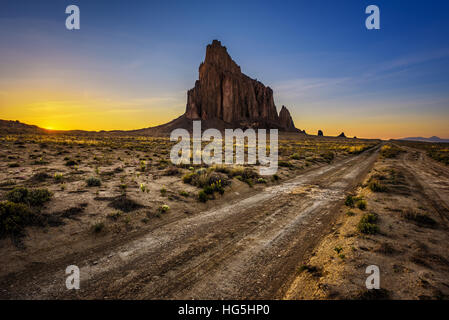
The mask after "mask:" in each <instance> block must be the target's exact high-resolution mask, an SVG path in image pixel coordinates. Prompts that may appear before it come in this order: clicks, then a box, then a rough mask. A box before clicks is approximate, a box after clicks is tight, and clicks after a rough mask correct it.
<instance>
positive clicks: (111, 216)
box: [108, 211, 122, 221]
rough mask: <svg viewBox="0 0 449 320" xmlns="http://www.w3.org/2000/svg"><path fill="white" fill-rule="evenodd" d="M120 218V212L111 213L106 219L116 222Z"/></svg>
mask: <svg viewBox="0 0 449 320" xmlns="http://www.w3.org/2000/svg"><path fill="white" fill-rule="evenodd" d="M121 216H122V213H121V212H120V211H116V212H113V213H110V214H108V218H110V219H112V220H114V221H115V220H118V218H120V217H121Z"/></svg>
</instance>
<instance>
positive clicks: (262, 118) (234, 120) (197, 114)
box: [184, 40, 300, 132]
mask: <svg viewBox="0 0 449 320" xmlns="http://www.w3.org/2000/svg"><path fill="white" fill-rule="evenodd" d="M184 116H185V118H187V119H189V120H202V122H206V127H210V126H211V125H210V124H211V121H212V123H213V122H215V123H216V122H217V120H221V121H224V122H225V123H226V125H225V126H226V127H241V128H247V127H250V128H267V129H269V128H270V129H271V128H272V129H280V130H283V131H298V132H299V131H300V130H298V129H296V128H295V125H294V123H293V119H292V117H291V115H290V112H289V111H288V110H287V108H285V107H284V106H282V109H281V112H280V114H279V115H278V113H277V110H276V106H275V104H274V100H273V90H272V89H271V88H270V87H266V86H264V85H263V84H262V83H261V82H259V81H257V80H254V79H251V78H250V77H248V76H246V75H245V74H243V73H242V72H241V70H240V67H239V66H238V65H237V64H236V63H235V62H234V61H233V60H232V59H231V57H230V56H229V54H228V52H227V50H226V47H224V46H222V45H221V42H220V41H218V40H214V41H213V42H212V44H209V45H208V46H207V49H206V58H205V60H204V62H203V63H201V65H200V67H199V79H198V80H197V81H196V82H195V87H194V88H192V89H190V90H189V91H188V92H187V106H186V112H185V114H184ZM214 120H215V121H214ZM208 124H209V125H208Z"/></svg>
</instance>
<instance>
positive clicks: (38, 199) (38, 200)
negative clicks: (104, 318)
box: [27, 189, 52, 206]
mask: <svg viewBox="0 0 449 320" xmlns="http://www.w3.org/2000/svg"><path fill="white" fill-rule="evenodd" d="M51 197H52V193H51V192H50V191H48V190H47V189H33V190H31V191H30V192H29V194H28V199H27V200H28V203H29V204H30V205H31V206H40V205H43V204H44V203H45V202H47V201H50V199H51Z"/></svg>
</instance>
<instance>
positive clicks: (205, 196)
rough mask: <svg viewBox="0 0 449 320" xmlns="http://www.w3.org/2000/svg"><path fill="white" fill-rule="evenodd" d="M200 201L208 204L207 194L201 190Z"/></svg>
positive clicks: (199, 193)
mask: <svg viewBox="0 0 449 320" xmlns="http://www.w3.org/2000/svg"><path fill="white" fill-rule="evenodd" d="M198 200H199V201H200V202H206V201H207V194H206V192H204V190H201V191H200V192H198Z"/></svg>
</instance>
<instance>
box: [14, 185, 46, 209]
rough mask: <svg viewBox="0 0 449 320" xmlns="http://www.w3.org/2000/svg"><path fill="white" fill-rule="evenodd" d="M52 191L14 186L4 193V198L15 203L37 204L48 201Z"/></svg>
mask: <svg viewBox="0 0 449 320" xmlns="http://www.w3.org/2000/svg"><path fill="white" fill-rule="evenodd" d="M51 197H52V193H51V192H50V191H48V190H47V189H32V190H28V189H27V188H24V187H16V188H14V189H13V190H11V191H10V192H8V194H7V195H6V198H7V199H8V200H9V201H11V202H15V203H23V204H28V205H30V206H39V205H42V204H44V203H45V202H47V201H49V200H50V199H51Z"/></svg>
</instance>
